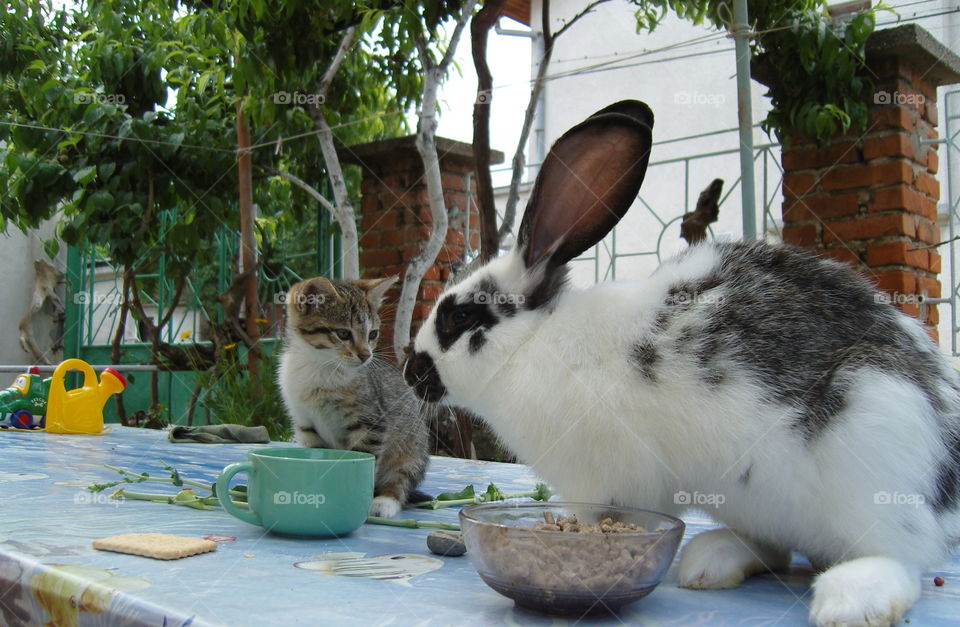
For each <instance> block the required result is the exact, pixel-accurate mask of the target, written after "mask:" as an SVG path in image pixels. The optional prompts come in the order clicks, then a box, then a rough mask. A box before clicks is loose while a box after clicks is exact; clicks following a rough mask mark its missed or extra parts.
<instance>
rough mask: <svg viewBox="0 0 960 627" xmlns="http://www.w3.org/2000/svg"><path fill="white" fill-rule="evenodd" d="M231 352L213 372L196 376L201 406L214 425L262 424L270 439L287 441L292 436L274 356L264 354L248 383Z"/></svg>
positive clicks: (243, 368)
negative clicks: (254, 375) (257, 373)
mask: <svg viewBox="0 0 960 627" xmlns="http://www.w3.org/2000/svg"><path fill="white" fill-rule="evenodd" d="M230 352H236V351H235V350H233V351H227V353H228V354H227V355H226V356H224V357H222V358H221V359H220V361H218V363H217V366H216V369H215V370H214V371H213V372H204V373H200V374H198V375H197V383H198V384H199V385H200V386H201V391H202V397H201V400H200V404H201V405H202V406H203V407H204V408H205V409H207V410H208V411H209V412H210V414H211V417H212V418H213V419H214V420H215V421H216V422H217V423H221V424H228V423H229V424H239V425H246V426H252V425H255V424H261V425H263V426H265V427H266V428H267V431H268V432H269V433H270V439H271V440H273V441H277V442H284V441H287V440H289V439H290V436H291V435H292V433H291V431H290V424H289V421H288V419H287V414H286V411H285V410H284V408H283V402H282V400H281V396H280V387H279V385H278V384H277V377H276V367H277V360H276V357H274V356H272V355H269V354H267V353H266V352H264V353H263V357H262V359H261V360H260V366H259V368H260V370H259V376H258V377H257V379H256V380H253V381H251V379H250V373H249V372H248V371H247V368H246V367H245V366H244V364H243V363H241V362H240V360H239V359H238V358H237V357H236V356H234V355H230V354H229V353H230ZM255 417H256V418H258V419H259V423H258V422H255V420H254V418H255Z"/></svg>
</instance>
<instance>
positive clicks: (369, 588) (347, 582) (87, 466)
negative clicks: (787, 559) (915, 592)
mask: <svg viewBox="0 0 960 627" xmlns="http://www.w3.org/2000/svg"><path fill="white" fill-rule="evenodd" d="M278 445H279V446H290V445H289V444H287V445H284V444H273V445H271V446H278ZM258 446H261V445H243V444H214V445H210V444H171V443H169V442H168V441H167V440H166V433H165V432H160V431H151V430H146V429H135V428H129V427H117V426H114V428H113V431H112V432H111V433H109V434H107V435H105V436H101V437H97V436H84V435H57V434H49V433H24V432H9V431H5V432H0V499H2V500H0V503H2V505H0V624H2V625H11V626H14V625H42V624H44V623H48V624H54V625H58V626H63V627H71V626H77V627H81V626H92V625H102V626H108V625H109V626H111V627H112V626H115V625H121V624H122V625H156V626H161V625H163V626H166V627H178V626H184V627H185V626H187V625H190V626H193V627H199V626H205V625H228V626H231V627H233V626H241V625H318V624H324V625H341V624H363V625H374V624H381V625H387V624H391V625H411V624H417V625H495V624H520V625H539V624H554V625H563V624H568V623H569V624H574V623H576V622H577V621H576V620H569V621H567V620H562V619H559V620H558V619H553V618H547V617H542V616H539V615H536V614H531V613H528V612H526V611H523V610H519V609H516V608H514V606H513V602H512V601H510V600H509V599H507V598H505V597H502V596H500V595H498V594H497V593H496V592H494V591H493V590H491V589H490V588H488V587H487V586H486V585H485V584H484V583H483V582H482V581H481V580H480V578H479V577H478V575H477V574H476V571H474V570H473V568H472V567H471V566H470V563H469V561H468V558H467V557H457V558H447V557H442V558H441V557H437V556H434V555H432V554H430V553H429V552H428V551H427V549H426V536H427V533H429V530H426V529H404V528H395V527H384V526H377V525H369V524H368V525H364V526H363V527H362V528H360V529H359V530H358V531H356V532H355V533H353V534H352V535H350V536H348V537H345V538H338V539H316V540H314V539H292V538H284V537H278V536H272V535H268V534H265V533H264V532H263V530H262V529H260V528H259V527H254V526H252V525H248V524H246V523H244V522H241V521H239V520H237V519H235V518H233V517H231V516H230V515H229V514H227V513H226V512H224V511H222V510H220V509H219V508H218V509H215V510H211V511H200V510H194V509H189V508H185V507H179V506H174V505H166V504H157V503H150V502H143V501H121V502H117V501H113V500H110V499H109V498H107V494H108V493H101V494H91V493H89V492H87V491H86V490H85V489H84V488H85V486H87V485H90V484H92V483H97V482H103V481H112V480H115V479H117V478H118V475H117V474H116V473H114V472H113V471H111V470H108V469H106V468H104V467H103V464H112V465H115V466H121V467H124V468H128V469H131V470H134V471H137V472H144V471H145V472H149V473H150V474H151V475H155V476H167V475H168V473H166V472H164V471H163V469H162V468H161V467H160V460H163V461H166V462H167V463H169V464H170V465H172V466H173V467H175V468H177V469H178V470H179V472H180V473H181V474H182V475H183V476H184V477H188V478H194V479H210V480H212V479H213V478H214V477H215V476H216V474H217V472H218V471H219V470H220V469H221V468H222V467H223V466H225V465H226V464H228V463H230V462H233V461H240V460H243V459H245V457H246V452H247V451H250V450H253V449H255V448H258ZM263 446H266V445H263ZM490 481H493V482H495V483H496V484H497V486H498V487H500V488H501V490H503V491H505V492H508V491H522V490H529V489H531V488H532V487H533V486H534V485H535V483H536V478H535V477H534V475H533V474H532V473H531V471H530V470H529V469H528V468H527V467H525V466H522V465H519V464H498V463H488V462H478V461H472V460H461V459H450V458H443V457H434V458H433V459H432V461H431V465H430V470H429V472H428V473H427V479H426V481H425V483H424V485H423V488H424V490H425V491H427V492H430V493H434V494H435V493H438V492H441V491H448V490H460V489H462V488H463V487H464V486H465V485H467V484H469V483H472V484H474V485H475V486H476V487H477V488H478V489H484V488H485V487H486V485H487V484H488V483H489V482H490ZM136 489H138V490H141V489H142V491H148V490H149V491H152V492H159V491H165V490H172V488H171V487H170V486H166V485H164V484H153V485H151V484H138V486H137V488H136ZM456 515H457V513H456V511H455V510H437V511H426V510H413V511H411V510H406V511H405V512H404V513H403V514H402V517H408V518H420V519H435V520H446V521H450V522H456ZM687 524H688V526H687V536H686V537H687V538H690V537H692V536H693V535H694V534H695V533H697V532H700V531H703V530H705V529H708V528H711V527H712V526H713V524H712V523H711V522H710V521H709V519H707V518H706V517H690V518H687ZM134 531H140V532H163V533H176V534H178V535H184V536H196V537H203V536H210V537H211V538H212V539H217V540H219V541H220V542H219V543H218V547H217V550H216V551H214V552H212V553H207V554H204V555H199V556H194V557H190V558H186V559H182V560H176V561H170V562H166V561H159V560H152V559H148V558H143V557H136V556H130V555H122V554H118V553H108V552H102V551H96V550H94V549H93V548H92V547H91V541H92V540H93V539H95V538H98V537H103V536H108V535H115V534H120V533H129V532H134ZM398 555H403V556H406V557H403V558H401V559H399V560H390V558H391V557H394V556H398ZM360 557H365V558H375V559H380V560H389V561H390V563H392V564H396V563H398V562H403V563H404V571H405V573H406V574H405V575H404V576H401V577H399V578H395V579H390V580H377V579H371V578H368V577H344V576H340V575H335V574H332V571H331V566H332V565H333V564H336V563H342V562H344V561H347V560H351V559H357V558H360ZM675 570H676V563H674V566H673V568H672V569H671V571H670V572H669V573H668V574H667V576H666V579H665V581H664V583H663V584H661V586H660V587H658V588H657V589H656V590H655V591H654V592H653V593H652V594H651V595H650V596H649V597H647V598H645V599H643V600H641V601H639V602H637V603H635V604H633V605H630V606H628V607H627V608H624V610H623V611H622V612H621V614H620V615H619V616H618V617H607V618H604V619H599V620H598V619H592V618H591V619H589V622H590V623H599V624H616V625H620V624H624V623H626V624H631V625H633V624H638V625H645V626H652V625H671V626H679V625H684V626H686V625H711V626H712V625H726V624H729V625H733V624H736V625H773V624H776V625H806V624H807V607H806V604H808V603H809V600H810V597H809V594H808V586H809V583H810V579H811V573H812V570H811V569H810V567H809V565H808V564H807V563H806V562H805V561H804V560H803V559H802V558H800V557H797V558H795V562H794V566H793V567H792V568H791V570H790V571H789V572H788V573H779V574H776V575H774V574H768V575H764V576H760V577H754V578H752V579H750V580H748V581H747V582H746V583H745V584H744V585H743V586H742V587H740V588H739V589H737V590H724V591H694V590H684V589H680V588H678V587H677V586H676V573H675ZM958 572H960V560H958V559H957V558H954V561H953V562H952V563H950V564H948V565H945V567H944V570H941V571H937V572H931V573H928V574H927V575H925V576H924V590H923V597H922V599H921V601H920V602H919V603H918V604H917V606H916V607H914V608H913V610H912V611H911V612H910V613H909V614H908V617H909V618H910V619H911V623H912V624H913V625H947V624H958V621H960V598H958V596H960V575H958ZM935 575H941V576H943V577H944V579H946V585H945V586H944V587H940V588H935V587H934V586H933V583H932V582H933V577H934V576H935Z"/></svg>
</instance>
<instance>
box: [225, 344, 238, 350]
mask: <svg viewBox="0 0 960 627" xmlns="http://www.w3.org/2000/svg"><path fill="white" fill-rule="evenodd" d="M236 347H237V345H236V344H227V345H225V346H224V347H223V350H225V351H228V350H230V349H232V348H236Z"/></svg>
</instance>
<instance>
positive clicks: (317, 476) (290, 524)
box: [217, 448, 375, 537]
mask: <svg viewBox="0 0 960 627" xmlns="http://www.w3.org/2000/svg"><path fill="white" fill-rule="evenodd" d="M247 457H248V458H249V460H250V461H247V462H238V463H235V464H230V465H229V466H227V467H226V468H224V469H223V472H221V473H220V476H219V477H217V497H218V498H219V500H220V504H221V505H223V508H224V509H225V510H227V511H228V512H230V513H231V514H233V515H234V516H236V517H237V518H239V519H240V520H242V521H244V522H248V523H250V524H252V525H258V526H260V527H263V528H265V529H266V530H267V531H270V532H273V533H279V534H283V535H295V536H314V537H331V536H341V535H345V534H348V533H350V532H351V531H354V530H355V529H357V528H358V527H360V525H362V524H363V523H364V521H365V520H366V519H367V514H368V513H369V511H370V504H371V503H372V502H373V479H374V464H375V459H374V457H373V455H371V454H369V453H361V452H358V451H340V450H332V449H322V448H265V449H259V450H256V451H250V452H249V453H247ZM239 472H245V473H247V475H248V476H249V482H248V485H247V503H248V505H249V506H250V509H249V510H243V509H240V508H239V507H237V506H236V505H234V504H233V502H232V501H231V500H230V498H229V486H230V479H231V478H232V477H233V476H234V475H235V474H237V473H239Z"/></svg>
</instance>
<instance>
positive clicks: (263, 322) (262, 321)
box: [257, 318, 267, 324]
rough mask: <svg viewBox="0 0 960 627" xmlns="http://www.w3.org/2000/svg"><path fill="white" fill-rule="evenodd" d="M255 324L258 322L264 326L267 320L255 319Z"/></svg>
mask: <svg viewBox="0 0 960 627" xmlns="http://www.w3.org/2000/svg"><path fill="white" fill-rule="evenodd" d="M257 322H259V323H260V324H266V323H267V319H266V318H257Z"/></svg>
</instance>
